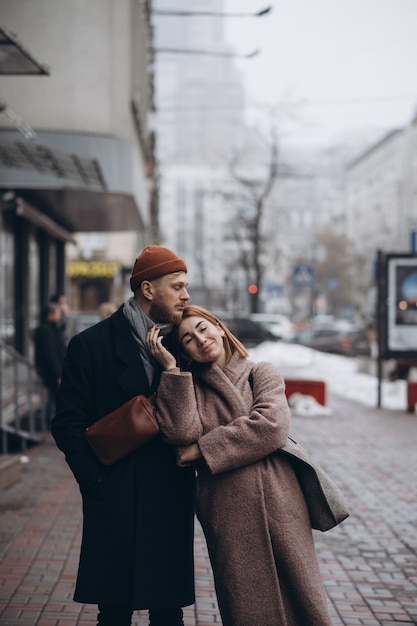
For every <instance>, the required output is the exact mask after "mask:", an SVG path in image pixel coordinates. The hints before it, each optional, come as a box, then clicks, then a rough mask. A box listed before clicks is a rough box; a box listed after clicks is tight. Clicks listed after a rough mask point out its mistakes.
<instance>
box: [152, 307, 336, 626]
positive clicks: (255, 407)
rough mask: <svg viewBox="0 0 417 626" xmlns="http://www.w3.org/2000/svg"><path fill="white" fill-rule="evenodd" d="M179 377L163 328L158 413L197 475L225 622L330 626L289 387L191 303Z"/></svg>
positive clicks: (181, 332)
mask: <svg viewBox="0 0 417 626" xmlns="http://www.w3.org/2000/svg"><path fill="white" fill-rule="evenodd" d="M177 334H178V344H179V345H178V351H180V352H181V353H183V354H184V358H185V361H182V363H183V366H184V367H186V369H187V371H180V369H179V367H178V362H177V360H176V359H175V358H174V357H173V355H172V354H171V353H170V352H168V351H167V350H166V349H165V347H164V345H163V343H162V338H161V336H160V332H159V330H158V328H156V327H154V328H151V329H150V330H149V332H148V347H149V349H150V351H151V353H152V354H153V355H154V357H155V358H156V359H157V360H158V361H159V362H160V363H161V365H162V367H163V368H164V372H163V374H162V376H161V380H160V384H159V387H158V395H157V404H158V411H157V417H158V422H159V425H160V428H161V432H162V434H163V436H164V439H165V441H167V442H168V443H171V444H173V445H176V446H179V448H178V461H177V462H178V465H179V466H180V467H183V468H186V467H188V466H190V465H192V464H195V467H196V469H197V472H198V477H197V515H198V518H199V520H200V522H201V525H202V528H203V531H204V534H205V537H206V540H207V547H208V552H209V556H210V561H211V565H212V569H213V574H214V582H215V588H216V594H217V598H218V604H219V610H220V614H221V618H222V623H223V626H278V625H281V624H282V625H284V624H285V626H331V620H330V617H329V614H328V610H327V603H326V597H325V593H324V587H323V584H322V581H321V576H320V569H319V564H318V559H317V555H316V550H315V545H314V541H313V535H312V530H311V522H310V517H309V514H308V510H307V506H306V503H305V500H304V496H303V493H302V491H301V488H300V486H299V483H298V480H297V478H296V475H295V473H294V470H293V468H292V465H291V462H290V461H289V460H287V458H285V457H284V455H281V454H277V453H276V450H277V449H279V448H281V447H282V446H284V445H285V443H286V440H287V435H288V432H289V425H290V411H289V408H288V403H287V400H286V396H285V386H284V381H283V379H282V377H281V375H280V374H279V372H278V371H277V369H276V368H275V367H274V366H273V365H272V364H271V363H267V362H262V363H257V364H255V363H253V362H251V361H250V360H249V359H248V358H247V357H248V352H247V350H246V348H245V347H244V346H243V345H242V344H241V343H240V341H238V340H237V338H236V337H235V336H234V335H233V334H232V333H231V332H230V331H229V329H228V328H227V327H226V326H225V325H224V324H223V323H222V322H221V321H220V320H218V319H217V318H216V317H215V316H214V315H212V314H211V313H210V312H209V311H206V310H205V309H202V308H201V307H198V306H192V305H190V306H187V307H186V308H185V310H184V313H183V318H182V321H181V323H180V324H179V326H178V329H177Z"/></svg>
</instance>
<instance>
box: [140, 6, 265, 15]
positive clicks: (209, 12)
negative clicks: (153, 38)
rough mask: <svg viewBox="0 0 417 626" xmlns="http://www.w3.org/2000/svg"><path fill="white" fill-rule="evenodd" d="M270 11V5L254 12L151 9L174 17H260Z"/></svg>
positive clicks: (156, 12) (155, 12) (153, 11)
mask: <svg viewBox="0 0 417 626" xmlns="http://www.w3.org/2000/svg"><path fill="white" fill-rule="evenodd" d="M271 11H272V6H268V7H266V8H265V9H261V10H260V11H256V12H255V13H222V12H220V11H219V12H217V11H169V10H164V9H153V10H152V13H154V14H155V15H170V16H175V17H192V16H195V15H213V16H218V17H262V16H264V15H267V14H268V13H270V12H271Z"/></svg>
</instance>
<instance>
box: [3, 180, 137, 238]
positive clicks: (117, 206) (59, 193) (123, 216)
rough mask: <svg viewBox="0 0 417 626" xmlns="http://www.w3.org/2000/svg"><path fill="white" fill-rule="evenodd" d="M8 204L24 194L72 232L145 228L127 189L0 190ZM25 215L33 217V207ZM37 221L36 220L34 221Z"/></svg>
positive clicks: (52, 218)
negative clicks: (124, 190)
mask: <svg viewBox="0 0 417 626" xmlns="http://www.w3.org/2000/svg"><path fill="white" fill-rule="evenodd" d="M0 193H1V194H2V197H3V202H4V199H5V198H7V204H8V206H9V207H12V206H13V205H15V207H16V208H15V210H17V207H18V202H17V200H18V199H19V198H21V199H22V200H23V201H24V202H25V203H27V204H28V205H29V206H31V207H34V208H36V211H37V212H40V213H42V214H43V215H45V216H46V217H47V218H48V219H49V220H52V221H53V222H54V223H56V224H57V225H58V227H59V228H63V229H65V230H66V231H68V232H69V233H77V232H78V233H82V232H115V231H142V230H144V228H145V224H144V221H143V219H142V216H141V214H140V210H139V207H138V206H137V204H136V202H135V199H134V197H133V196H132V195H131V194H128V193H122V192H110V191H94V190H90V189H78V188H72V187H68V188H67V187H63V188H42V189H41V188H23V187H13V189H5V188H4V187H3V188H2V189H1V190H0ZM25 217H26V219H28V220H29V221H31V216H30V211H28V214H27V216H25ZM34 223H35V222H34Z"/></svg>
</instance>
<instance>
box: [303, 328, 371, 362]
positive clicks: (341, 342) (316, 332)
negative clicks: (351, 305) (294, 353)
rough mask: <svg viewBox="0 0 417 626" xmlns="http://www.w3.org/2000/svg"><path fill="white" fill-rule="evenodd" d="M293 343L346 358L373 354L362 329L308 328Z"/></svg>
mask: <svg viewBox="0 0 417 626" xmlns="http://www.w3.org/2000/svg"><path fill="white" fill-rule="evenodd" d="M293 341H294V342H295V343H299V344H301V345H303V346H307V347H309V348H314V349H315V350H321V351H322V352H330V353H332V354H342V355H345V356H369V355H370V354H371V347H370V342H369V339H368V335H367V333H366V330H364V329H362V328H350V329H340V328H337V327H327V328H326V327H323V328H320V327H319V328H307V329H306V330H303V331H300V332H299V333H297V334H296V335H295V337H294V339H293Z"/></svg>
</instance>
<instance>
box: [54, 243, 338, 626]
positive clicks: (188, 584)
mask: <svg viewBox="0 0 417 626" xmlns="http://www.w3.org/2000/svg"><path fill="white" fill-rule="evenodd" d="M186 274H187V267H186V265H185V263H184V261H183V260H182V259H180V258H178V257H177V256H176V255H175V254H174V253H173V252H171V251H170V250H168V249H167V248H163V247H160V246H148V247H146V248H145V249H144V250H143V251H142V253H141V254H140V255H139V256H138V258H137V259H136V261H135V264H134V267H133V270H132V276H131V279H130V284H131V288H132V291H133V293H134V296H133V298H131V299H130V300H128V301H127V302H126V303H125V304H124V305H122V306H121V307H120V308H119V309H118V311H116V312H115V313H114V314H113V315H112V316H111V317H110V318H108V319H107V320H104V321H102V322H100V323H98V324H96V325H95V326H93V327H92V328H90V329H88V330H86V331H84V332H83V333H81V334H79V335H76V336H75V337H73V339H72V340H71V342H70V344H69V347H68V351H67V356H66V359H65V363H64V368H63V374H62V383H61V387H60V389H59V392H58V405H57V414H56V417H55V418H54V420H53V422H52V433H53V436H54V438H55V440H56V442H57V445H58V447H59V448H60V449H61V450H62V451H63V452H64V454H65V456H66V460H67V462H68V464H69V466H70V468H71V470H72V471H73V473H74V475H75V478H76V479H77V481H78V483H79V487H80V490H81V493H82V497H83V513H84V528H83V538H82V545H81V554H80V563H79V569H78V577H77V584H76V589H75V594H74V600H75V601H77V602H82V603H91V604H98V608H99V613H98V625H100V626H129V625H130V624H131V618H132V612H133V610H135V609H149V620H150V621H149V623H150V624H151V625H152V626H182V625H183V618H182V607H185V606H189V605H191V604H193V603H194V570H193V520H194V500H195V502H196V507H197V515H198V518H199V520H200V522H201V525H202V527H203V530H204V533H205V536H206V540H207V545H208V550H209V555H210V560H211V563H212V567H213V572H214V578H215V585H216V592H217V597H218V602H219V608H220V613H221V617H222V621H223V624H224V626H266V625H267V626H281V625H282V626H305V625H306V624H309V626H330V625H331V621H330V618H329V615H328V612H327V607H326V600H325V596H324V592H323V586H322V582H321V577H320V572H319V567H318V563H317V557H316V553H315V548H314V542H313V538H312V532H311V527H310V522H309V518H308V512H307V509H306V505H305V502H304V499H303V496H302V493H301V491H300V488H299V486H298V482H297V480H296V478H295V475H294V473H293V471H292V468H291V466H290V464H289V463H288V462H287V461H286V460H285V459H284V458H278V455H275V456H274V455H273V452H274V450H276V449H277V448H279V447H280V446H282V445H283V444H284V443H285V441H286V437H287V434H288V430H289V409H288V405H287V402H286V398H285V394H284V383H283V380H282V378H281V376H280V375H279V373H278V372H277V370H276V369H275V368H274V367H273V366H272V365H270V364H268V363H258V364H256V365H255V364H254V363H251V362H250V361H249V360H248V359H247V356H248V353H247V351H246V349H245V348H244V346H243V345H242V344H241V343H240V342H239V341H238V340H237V339H236V337H234V336H233V335H232V334H231V333H230V331H229V330H228V329H227V328H226V327H225V326H224V324H222V322H221V321H219V320H217V319H216V318H215V317H214V316H213V315H211V314H210V313H209V312H208V311H206V310H204V309H201V308H200V307H196V306H186V305H187V302H188V300H189V295H188V293H187V286H188V280H187V275H186ZM174 355H175V356H174ZM250 376H252V381H251V382H250V381H249V379H250ZM156 389H158V395H157V398H158V400H157V402H158V412H157V417H158V421H159V425H160V430H161V433H160V435H159V436H158V437H156V438H155V439H154V440H152V441H151V442H149V443H148V444H147V445H145V446H144V447H142V448H140V449H139V450H137V451H136V452H134V453H132V454H130V455H129V456H127V457H125V458H124V459H122V460H121V461H119V462H118V463H115V464H114V465H112V466H103V465H101V463H100V462H99V461H98V459H97V458H96V457H95V455H94V453H93V452H92V450H91V449H90V447H89V445H88V443H87V441H86V439H85V429H86V427H87V426H88V425H90V424H92V423H93V422H95V421H96V420H98V419H100V418H101V417H103V416H104V415H106V414H107V413H109V412H110V411H112V410H114V409H115V408H117V407H118V406H120V405H121V404H123V403H124V402H125V401H126V400H128V399H129V398H131V397H133V396H134V395H138V394H144V395H150V394H151V393H152V392H153V391H155V390H156Z"/></svg>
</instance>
